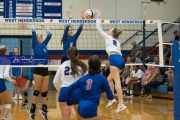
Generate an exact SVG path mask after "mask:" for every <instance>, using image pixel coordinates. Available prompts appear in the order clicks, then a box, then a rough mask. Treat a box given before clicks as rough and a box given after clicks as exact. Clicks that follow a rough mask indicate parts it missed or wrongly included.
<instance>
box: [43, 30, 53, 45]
mask: <svg viewBox="0 0 180 120" xmlns="http://www.w3.org/2000/svg"><path fill="white" fill-rule="evenodd" d="M45 30H46V33H47V36H46V38H45V40H44V41H43V43H44V44H45V45H47V44H48V42H49V40H50V39H51V36H52V33H51V31H50V30H49V29H48V28H47V27H46V28H45Z"/></svg>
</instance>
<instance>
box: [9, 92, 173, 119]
mask: <svg viewBox="0 0 180 120" xmlns="http://www.w3.org/2000/svg"><path fill="white" fill-rule="evenodd" d="M9 91H10V94H11V96H12V93H13V90H12V89H11V90H9ZM29 95H32V89H30V91H29ZM57 97H58V93H57V92H56V91H55V90H51V91H49V93H48V99H49V100H48V111H49V112H48V118H49V120H61V119H62V118H61V113H60V110H59V107H58V102H57ZM30 100H31V96H29V101H30ZM124 102H125V104H126V105H127V109H126V110H124V111H121V112H120V113H119V114H116V113H115V112H114V111H115V109H116V107H117V105H115V106H114V107H113V108H112V109H106V108H105V106H106V104H107V103H108V100H107V99H106V97H105V96H104V95H102V97H101V100H100V105H99V109H98V114H99V115H100V116H101V118H102V120H173V113H174V112H173V100H172V99H162V98H153V99H143V98H141V97H138V96H134V98H124ZM21 104H22V100H13V101H12V109H11V111H10V114H9V116H8V120H30V118H29V115H28V110H29V109H30V104H29V105H28V106H27V107H26V108H23V107H22V106H21ZM40 106H41V105H40V104H39V107H40ZM36 111H37V112H36V120H43V118H42V117H41V115H40V113H38V107H37V109H36ZM71 120H77V119H76V115H75V112H74V111H73V113H72V115H71Z"/></svg>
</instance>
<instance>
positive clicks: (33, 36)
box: [31, 25, 37, 48]
mask: <svg viewBox="0 0 180 120" xmlns="http://www.w3.org/2000/svg"><path fill="white" fill-rule="evenodd" d="M31 31H32V48H33V47H34V46H35V45H36V44H37V39H36V30H35V29H34V26H33V25H31Z"/></svg>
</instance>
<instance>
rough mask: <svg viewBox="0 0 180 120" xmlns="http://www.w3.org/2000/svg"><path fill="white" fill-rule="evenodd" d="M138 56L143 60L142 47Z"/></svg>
mask: <svg viewBox="0 0 180 120" xmlns="http://www.w3.org/2000/svg"><path fill="white" fill-rule="evenodd" d="M137 57H138V58H139V59H140V60H141V61H143V52H142V49H141V48H140V49H139V51H138V52H137Z"/></svg>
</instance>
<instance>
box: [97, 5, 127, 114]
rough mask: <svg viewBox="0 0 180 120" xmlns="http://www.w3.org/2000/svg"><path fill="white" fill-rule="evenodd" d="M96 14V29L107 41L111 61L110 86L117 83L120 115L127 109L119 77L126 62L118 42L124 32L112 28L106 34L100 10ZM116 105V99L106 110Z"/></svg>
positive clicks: (117, 110) (110, 102) (107, 50)
mask: <svg viewBox="0 0 180 120" xmlns="http://www.w3.org/2000/svg"><path fill="white" fill-rule="evenodd" d="M95 12H96V14H97V20H96V28H97V30H98V31H99V33H100V34H101V35H102V36H103V37H104V39H105V45H106V52H107V54H108V56H109V61H110V75H109V76H108V78H107V79H108V81H109V84H110V86H112V84H114V83H113V80H114V82H115V89H116V92H117V96H118V100H119V104H118V107H117V109H116V111H115V112H116V113H118V112H120V111H121V110H124V109H126V106H125V105H124V104H123V96H122V88H121V82H120V75H119V73H120V70H122V69H123V68H124V66H125V62H124V59H123V57H122V53H121V45H120V43H119V40H118V37H119V35H120V34H121V33H122V31H121V30H118V29H117V28H112V29H110V30H109V31H108V33H105V32H104V31H103V29H102V28H101V25H100V24H101V15H100V14H101V12H100V11H99V10H98V9H95ZM111 90H112V91H114V88H113V87H111ZM115 103H116V99H113V100H111V101H109V103H108V105H107V106H106V108H111V107H113V106H114V104H115Z"/></svg>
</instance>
